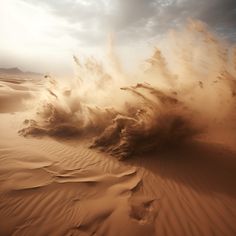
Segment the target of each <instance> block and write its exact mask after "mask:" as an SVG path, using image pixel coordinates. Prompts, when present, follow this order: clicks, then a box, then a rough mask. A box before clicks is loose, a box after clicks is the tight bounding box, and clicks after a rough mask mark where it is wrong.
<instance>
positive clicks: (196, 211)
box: [0, 115, 236, 236]
mask: <svg viewBox="0 0 236 236" xmlns="http://www.w3.org/2000/svg"><path fill="white" fill-rule="evenodd" d="M5 116H6V118H7V117H8V119H6V121H5V122H6V124H5V123H4V120H2V122H1V125H3V126H4V128H3V129H2V130H3V131H4V130H9V134H8V135H6V134H1V136H3V135H5V139H1V140H2V141H1V144H0V218H1V222H0V235H4V236H5V235H6V236H7V235H39V236H43V235H55V236H56V235H142V236H143V235H176V236H179V235H186V236H187V235H206V236H207V235H219V236H220V235H232V236H233V235H235V233H236V226H235V222H234V219H235V216H236V190H235V189H236V188H235V183H234V182H235V181H234V180H235V177H236V176H235V171H234V170H235V168H236V160H235V152H234V151H232V150H228V149H227V148H225V147H223V146H221V145H216V144H214V145H213V144H212V145H210V144H207V143H205V144H204V143H195V144H193V145H192V146H189V147H188V146H186V147H185V148H184V149H179V150H175V152H174V154H175V155H173V152H171V151H169V152H162V153H161V152H159V153H156V154H153V155H149V156H145V157H142V156H140V157H135V158H133V159H131V160H128V161H125V162H119V161H118V160H116V159H115V158H113V157H110V156H108V155H105V154H102V153H100V152H97V151H94V150H91V149H88V148H87V146H88V144H87V143H84V142H76V143H74V142H68V141H67V142H65V141H56V140H52V139H49V138H43V139H31V138H27V139H24V138H22V137H19V136H17V135H16V131H15V132H13V131H11V132H10V129H12V128H13V127H14V125H15V124H14V123H12V122H11V120H15V119H17V116H16V115H14V116H13V115H5ZM7 124H8V125H7Z"/></svg>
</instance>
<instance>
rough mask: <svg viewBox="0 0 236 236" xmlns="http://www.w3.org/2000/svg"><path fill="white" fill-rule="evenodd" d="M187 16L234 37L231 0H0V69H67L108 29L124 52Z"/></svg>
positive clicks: (96, 47) (235, 8)
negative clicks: (73, 59) (75, 55)
mask: <svg viewBox="0 0 236 236" xmlns="http://www.w3.org/2000/svg"><path fill="white" fill-rule="evenodd" d="M189 17H191V18H196V19H199V20H202V21H203V22H205V23H207V24H208V25H209V26H210V27H211V28H212V29H213V30H215V31H217V32H218V33H219V34H221V35H222V36H223V37H225V38H227V39H229V40H231V41H236V0H0V67H11V66H18V67H20V68H22V69H24V70H33V71H39V72H40V71H41V72H60V73H68V72H70V70H71V64H72V61H71V58H72V55H73V54H86V53H90V54H91V53H94V54H99V53H100V48H102V47H104V46H105V44H106V40H107V37H108V35H109V34H110V33H113V34H114V35H115V38H116V43H117V45H118V46H119V47H120V48H123V50H124V51H127V50H128V48H130V47H132V48H135V47H140V45H144V44H145V43H146V42H148V41H149V40H151V39H152V38H155V37H158V35H161V34H163V33H165V32H166V31H167V30H168V29H169V28H173V27H176V26H181V24H183V23H184V22H185V21H186V19H187V18H189Z"/></svg>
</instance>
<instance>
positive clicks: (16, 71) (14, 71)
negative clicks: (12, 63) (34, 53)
mask: <svg viewBox="0 0 236 236" xmlns="http://www.w3.org/2000/svg"><path fill="white" fill-rule="evenodd" d="M0 74H12V75H33V76H42V74H40V73H36V72H32V71H26V72H24V71H22V70H20V69H19V68H18V67H12V68H0Z"/></svg>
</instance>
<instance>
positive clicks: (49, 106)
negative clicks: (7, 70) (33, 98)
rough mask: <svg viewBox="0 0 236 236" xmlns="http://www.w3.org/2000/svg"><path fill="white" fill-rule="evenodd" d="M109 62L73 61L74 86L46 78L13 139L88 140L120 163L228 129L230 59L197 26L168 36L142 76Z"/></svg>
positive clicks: (229, 54) (229, 53)
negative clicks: (30, 114) (34, 106)
mask: <svg viewBox="0 0 236 236" xmlns="http://www.w3.org/2000/svg"><path fill="white" fill-rule="evenodd" d="M113 55H114V54H113ZM114 58H115V57H112V58H108V62H107V63H105V64H104V65H103V64H102V63H100V62H98V61H97V60H95V59H93V58H89V59H85V60H79V59H78V58H77V57H74V59H75V63H76V65H77V69H78V76H77V78H76V80H74V81H73V82H71V83H70V82H69V81H68V83H67V84H63V83H62V82H60V81H59V80H57V81H56V80H54V79H52V78H50V77H47V78H45V81H46V83H45V87H44V89H43V91H42V94H41V98H42V99H41V101H40V102H39V106H38V108H37V111H36V115H34V116H33V117H32V119H29V120H26V121H25V123H26V124H27V127H26V128H24V129H22V130H21V131H20V133H21V134H23V135H36V136H37V135H50V136H63V137H68V136H71V135H72V134H73V135H75V136H76V137H77V138H84V137H93V138H94V141H93V143H92V144H91V147H98V148H100V149H101V150H103V151H106V152H109V153H111V154H113V155H118V156H119V157H126V156H129V155H132V154H135V153H141V152H147V151H153V150H155V149H158V148H163V147H169V145H173V144H178V143H182V141H185V140H186V139H187V140H191V139H192V138H193V137H196V135H199V134H202V133H211V131H212V130H215V129H220V127H221V126H222V122H224V123H225V122H226V123H227V126H228V127H231V126H233V120H234V119H235V113H234V108H235V92H236V85H235V76H236V72H235V64H234V63H235V61H234V60H235V59H234V58H233V53H232V50H231V47H230V45H228V44H227V43H224V42H221V41H220V40H219V39H217V37H215V36H214V35H213V34H211V33H210V32H209V31H208V30H207V27H206V26H205V25H204V24H202V23H201V22H196V21H191V22H189V23H188V24H187V25H186V27H184V28H183V29H181V30H179V31H171V32H170V33H169V34H167V35H166V37H165V38H164V39H163V41H161V42H160V43H159V46H158V48H156V49H155V50H154V54H153V56H151V57H150V58H149V59H148V60H147V61H146V62H145V65H144V67H145V68H144V69H143V70H137V71H134V73H133V74H127V73H125V72H123V71H122V70H121V69H120V66H119V62H118V61H117V60H115V61H113V59H114ZM219 111H220V112H219Z"/></svg>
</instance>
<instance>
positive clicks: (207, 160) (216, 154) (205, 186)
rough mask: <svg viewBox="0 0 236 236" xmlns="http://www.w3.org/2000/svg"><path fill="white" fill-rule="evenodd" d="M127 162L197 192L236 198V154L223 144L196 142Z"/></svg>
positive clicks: (134, 158)
mask: <svg viewBox="0 0 236 236" xmlns="http://www.w3.org/2000/svg"><path fill="white" fill-rule="evenodd" d="M126 162H127V163H129V164H131V165H134V166H137V167H143V168H146V169H148V170H150V171H151V172H152V173H154V174H155V175H158V176H160V177H161V178H168V179H171V180H174V181H176V182H179V183H181V184H184V185H188V187H191V188H194V189H195V190H196V191H202V192H205V193H209V194H211V193H212V192H218V193H222V194H227V195H230V196H231V197H236V152H235V151H232V150H230V149H228V148H226V147H224V146H222V145H220V144H212V143H211V144H210V143H203V142H194V143H191V144H187V145H184V146H179V147H175V148H171V149H169V150H165V151H163V150H162V151H157V152H155V153H149V154H145V155H140V156H136V157H133V158H132V159H129V160H127V161H126Z"/></svg>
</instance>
